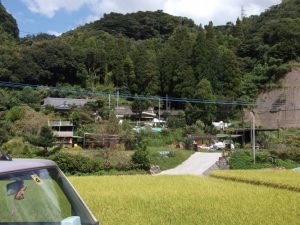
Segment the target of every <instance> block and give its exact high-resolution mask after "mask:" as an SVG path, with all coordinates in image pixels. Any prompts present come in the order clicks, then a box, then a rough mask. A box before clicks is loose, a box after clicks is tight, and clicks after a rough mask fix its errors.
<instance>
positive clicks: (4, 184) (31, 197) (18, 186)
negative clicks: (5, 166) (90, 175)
mask: <svg viewBox="0 0 300 225" xmlns="http://www.w3.org/2000/svg"><path fill="white" fill-rule="evenodd" d="M70 218H76V219H80V222H81V224H86V225H91V224H97V222H96V220H95V219H94V217H93V215H92V214H91V213H90V212H89V210H88V209H87V207H86V206H85V204H84V203H83V202H82V200H81V199H80V197H79V196H78V195H77V193H76V191H75V190H74V189H73V188H72V186H71V185H70V183H69V182H68V180H67V179H66V177H65V176H64V175H63V174H62V172H61V171H60V170H59V169H58V168H57V167H53V168H47V169H38V170H30V171H24V172H16V173H8V174H7V173H6V174H5V175H0V224H20V223H22V224H24V223H25V224H63V223H62V222H63V221H66V220H68V219H70Z"/></svg>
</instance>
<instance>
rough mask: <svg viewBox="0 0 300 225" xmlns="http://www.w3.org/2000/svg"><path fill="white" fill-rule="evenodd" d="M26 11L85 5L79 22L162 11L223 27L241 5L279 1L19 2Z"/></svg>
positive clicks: (255, 8)
mask: <svg viewBox="0 0 300 225" xmlns="http://www.w3.org/2000/svg"><path fill="white" fill-rule="evenodd" d="M21 1H22V2H24V3H25V4H26V5H27V7H28V8H29V10H31V11H32V12H34V13H39V14H42V15H45V16H47V17H50V18H51V17H53V16H54V15H55V13H56V12H57V11H59V10H66V11H68V12H73V11H77V10H79V9H80V8H81V7H82V6H84V5H85V6H87V7H88V8H89V9H90V11H91V14H90V15H89V16H88V17H86V18H85V19H82V20H81V23H85V22H91V21H94V20H96V19H99V18H100V17H102V16H103V14H104V13H110V12H119V13H130V12H136V11H140V10H141V11H146V10H149V11H154V10H158V9H162V10H164V11H165V12H167V13H170V14H172V15H177V16H185V17H189V18H192V19H193V20H194V21H195V22H196V23H197V24H199V23H202V24H206V23H208V21H213V22H214V23H215V24H225V23H226V22H228V21H235V20H236V18H237V17H238V16H240V13H241V6H242V5H243V6H244V8H245V10H246V14H247V15H253V14H259V13H260V12H262V11H264V10H265V9H267V8H268V7H270V6H271V5H274V4H278V3H280V2H281V0H263V1H262V0H208V1H207V0H21Z"/></svg>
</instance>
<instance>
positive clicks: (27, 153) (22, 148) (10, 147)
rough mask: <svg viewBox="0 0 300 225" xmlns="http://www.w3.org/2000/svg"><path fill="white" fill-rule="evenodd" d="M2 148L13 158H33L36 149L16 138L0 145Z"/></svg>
mask: <svg viewBox="0 0 300 225" xmlns="http://www.w3.org/2000/svg"><path fill="white" fill-rule="evenodd" d="M2 148H3V149H4V150H6V151H7V152H8V154H11V155H13V156H22V157H33V156H34V155H35V152H36V151H37V147H35V146H32V145H30V144H29V143H26V142H24V140H23V138H20V137H16V138H13V139H11V140H9V141H8V142H6V143H4V144H3V145H2Z"/></svg>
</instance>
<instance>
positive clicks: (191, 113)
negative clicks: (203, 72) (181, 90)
mask: <svg viewBox="0 0 300 225" xmlns="http://www.w3.org/2000/svg"><path fill="white" fill-rule="evenodd" d="M194 98H196V99H202V100H215V96H214V94H213V92H212V86H211V84H210V82H209V81H208V80H207V79H202V80H201V81H200V82H199V83H198V84H197V87H196V91H195V94H194ZM215 111H216V107H215V105H213V104H209V103H205V104H198V105H191V104H188V105H187V107H186V111H185V113H186V119H187V123H188V124H194V123H196V122H197V121H198V120H201V121H202V122H203V123H204V124H205V126H208V125H210V124H211V122H212V121H213V120H214V118H215V113H216V112H215Z"/></svg>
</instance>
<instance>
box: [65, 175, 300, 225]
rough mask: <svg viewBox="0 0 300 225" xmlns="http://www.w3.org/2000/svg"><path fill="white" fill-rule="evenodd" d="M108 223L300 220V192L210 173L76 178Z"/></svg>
mask: <svg viewBox="0 0 300 225" xmlns="http://www.w3.org/2000/svg"><path fill="white" fill-rule="evenodd" d="M70 180H71V182H72V183H73V184H74V186H75V187H76V188H77V190H78V191H79V193H80V194H81V196H82V197H83V199H84V200H85V201H86V203H87V204H88V206H89V207H90V209H91V210H92V211H93V212H94V214H95V216H96V217H97V218H98V219H99V220H100V222H101V224H103V225H115V224H122V225H127V224H128V225H137V224H143V225H144V224H155V225H156V224H160V225H166V224H170V225H171V224H172V225H177V224H178V225H181V224H182V225H183V224H184V225H197V224H203V225H205V224H209V225H211V224H226V225H231V224H232V225H236V224H248V225H251V224H273V225H277V224H278V225H282V224H289V225H293V224H299V217H300V211H299V208H300V193H297V192H290V191H287V190H279V189H273V188H268V187H263V186H253V185H249V184H244V183H236V182H232V181H225V180H220V179H215V178H210V177H193V176H173V177H172V176H155V177H153V176H129V177H128V176H126V177H125V176H119V177H115V176H110V177H108V176H104V177H70Z"/></svg>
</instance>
